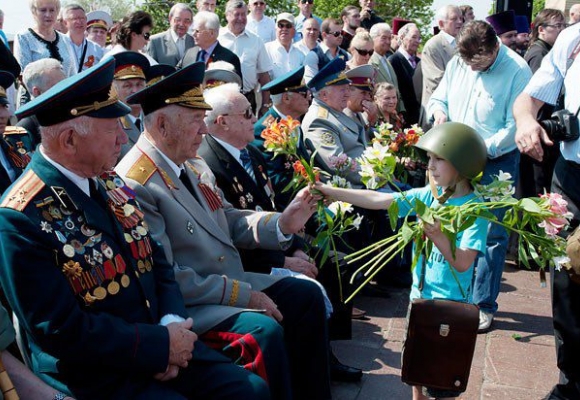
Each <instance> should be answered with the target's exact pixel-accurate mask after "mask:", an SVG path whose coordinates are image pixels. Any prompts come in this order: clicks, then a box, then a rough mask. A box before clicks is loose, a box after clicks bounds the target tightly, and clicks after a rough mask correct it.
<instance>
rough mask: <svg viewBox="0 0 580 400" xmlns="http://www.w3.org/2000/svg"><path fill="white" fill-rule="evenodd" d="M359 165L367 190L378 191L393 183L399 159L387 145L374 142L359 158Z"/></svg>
mask: <svg viewBox="0 0 580 400" xmlns="http://www.w3.org/2000/svg"><path fill="white" fill-rule="evenodd" d="M358 164H359V165H360V172H359V174H360V176H361V180H362V182H363V183H364V185H365V186H366V187H367V189H371V190H376V189H380V188H382V187H383V186H385V185H387V184H388V183H389V182H392V181H393V176H394V174H395V167H396V165H397V159H396V157H395V156H394V155H393V154H392V153H391V151H390V150H389V146H388V145H387V144H384V143H382V142H381V141H374V142H373V145H372V146H370V147H367V148H366V149H365V151H364V153H363V154H362V155H361V156H360V157H359V159H358Z"/></svg>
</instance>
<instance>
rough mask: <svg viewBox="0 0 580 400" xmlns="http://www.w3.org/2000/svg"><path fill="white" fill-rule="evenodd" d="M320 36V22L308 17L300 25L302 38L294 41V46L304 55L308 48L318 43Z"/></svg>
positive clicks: (308, 51)
mask: <svg viewBox="0 0 580 400" xmlns="http://www.w3.org/2000/svg"><path fill="white" fill-rule="evenodd" d="M319 36H320V24H319V23H318V21H317V20H315V19H314V18H308V19H307V20H306V21H304V25H302V40H300V41H299V42H296V43H294V47H296V48H297V49H298V50H300V51H301V52H302V53H304V55H305V56H306V55H307V54H308V53H310V50H312V49H313V48H315V47H316V46H317V45H318V37H319Z"/></svg>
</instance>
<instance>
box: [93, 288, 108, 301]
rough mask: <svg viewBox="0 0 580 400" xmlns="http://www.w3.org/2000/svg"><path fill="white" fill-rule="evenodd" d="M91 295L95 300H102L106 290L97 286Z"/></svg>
mask: <svg viewBox="0 0 580 400" xmlns="http://www.w3.org/2000/svg"><path fill="white" fill-rule="evenodd" d="M93 296H94V297H96V299H97V300H103V299H104V298H105V297H107V291H106V290H105V288H104V287H102V286H99V287H97V288H95V290H93Z"/></svg>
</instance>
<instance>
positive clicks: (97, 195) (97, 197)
mask: <svg viewBox="0 0 580 400" xmlns="http://www.w3.org/2000/svg"><path fill="white" fill-rule="evenodd" d="M89 194H90V196H91V199H93V200H94V201H96V202H97V204H98V205H99V206H101V207H102V208H103V209H105V210H106V209H107V203H106V202H105V199H104V197H103V195H102V194H101V192H99V189H98V188H97V183H96V182H95V180H94V179H92V178H89Z"/></svg>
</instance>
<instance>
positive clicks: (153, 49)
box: [147, 3, 195, 67]
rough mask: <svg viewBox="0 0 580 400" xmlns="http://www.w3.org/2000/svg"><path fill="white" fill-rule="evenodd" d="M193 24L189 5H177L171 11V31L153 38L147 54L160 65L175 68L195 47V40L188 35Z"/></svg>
mask: <svg viewBox="0 0 580 400" xmlns="http://www.w3.org/2000/svg"><path fill="white" fill-rule="evenodd" d="M192 22H193V11H192V10H191V8H190V7H189V6H188V5H187V4H184V3H176V4H175V5H174V6H173V7H171V10H169V25H170V27H169V29H168V30H166V31H165V32H161V33H158V34H156V35H153V36H151V40H150V41H149V44H148V45H147V53H148V54H149V55H150V56H151V57H153V58H154V59H155V61H157V62H158V63H159V64H169V65H171V66H173V67H175V66H176V65H177V63H178V62H179V61H180V60H181V59H182V58H183V56H184V55H185V52H186V51H187V50H188V49H190V48H192V47H193V46H195V40H193V37H192V36H191V35H190V34H188V33H187V31H188V30H189V27H190V26H191V23H192Z"/></svg>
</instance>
